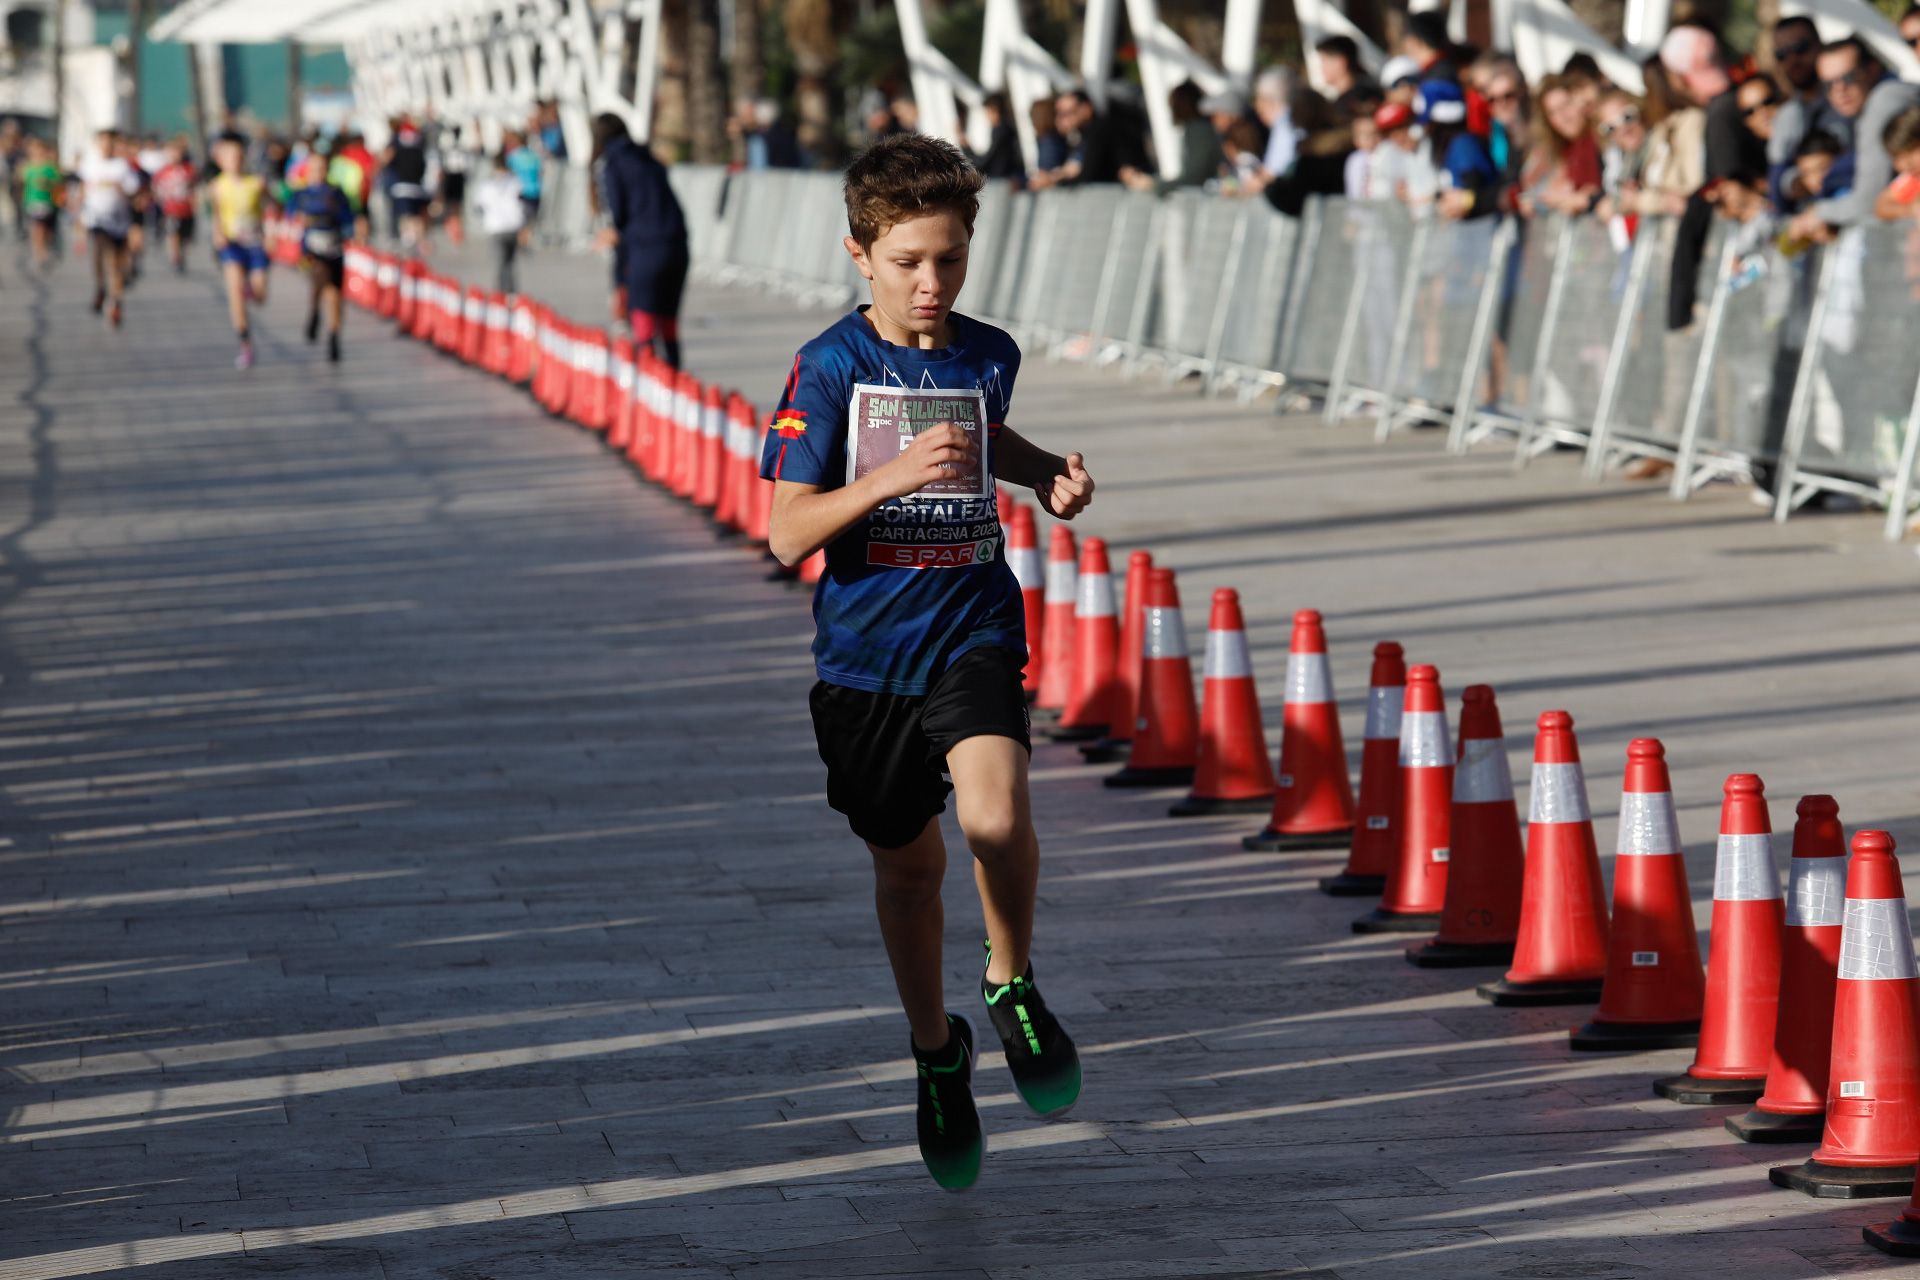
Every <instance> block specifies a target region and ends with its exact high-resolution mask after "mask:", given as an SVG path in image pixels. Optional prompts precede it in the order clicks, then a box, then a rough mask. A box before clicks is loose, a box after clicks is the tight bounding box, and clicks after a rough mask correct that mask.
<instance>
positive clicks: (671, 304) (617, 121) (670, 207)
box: [593, 112, 687, 369]
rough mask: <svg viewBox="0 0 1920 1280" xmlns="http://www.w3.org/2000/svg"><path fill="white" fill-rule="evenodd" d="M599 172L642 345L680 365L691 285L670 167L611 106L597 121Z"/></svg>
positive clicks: (617, 274)
mask: <svg viewBox="0 0 1920 1280" xmlns="http://www.w3.org/2000/svg"><path fill="white" fill-rule="evenodd" d="M593 179H594V191H595V193H596V194H597V195H598V197H599V203H600V210H601V212H603V213H605V214H606V215H607V224H608V225H607V226H606V227H605V228H604V229H603V230H602V231H601V232H600V237H599V243H600V245H601V247H602V248H610V249H612V250H613V261H614V281H615V284H616V287H617V288H618V289H620V290H623V291H624V294H625V299H626V301H625V310H626V313H627V322H628V324H630V325H631V326H632V329H633V342H634V345H635V346H636V347H651V348H653V349H654V350H655V352H656V354H658V355H659V356H660V357H661V358H662V359H664V360H665V361H666V362H667V363H668V364H670V365H672V366H673V367H674V368H676V369H677V368H679V367H680V299H681V296H682V294H683V293H684V292H685V291H686V286H687V220H686V216H685V215H684V214H683V213H682V212H681V211H680V201H679V200H677V199H675V198H674V194H673V187H672V186H671V185H669V184H668V182H667V167H666V166H665V165H663V164H661V163H660V161H659V160H657V159H655V158H654V154H653V152H651V151H649V150H648V149H647V148H646V146H645V145H644V144H642V143H638V142H635V141H634V140H633V138H632V137H631V136H630V135H629V134H628V133H627V125H626V121H624V120H622V119H621V118H620V117H619V116H617V115H614V114H612V113H611V112H609V113H605V114H602V115H599V116H596V117H595V118H594V121H593Z"/></svg>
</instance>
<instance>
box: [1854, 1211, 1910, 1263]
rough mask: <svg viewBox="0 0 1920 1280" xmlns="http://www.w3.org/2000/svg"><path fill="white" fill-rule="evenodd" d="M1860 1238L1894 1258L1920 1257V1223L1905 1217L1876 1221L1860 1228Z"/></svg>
mask: <svg viewBox="0 0 1920 1280" xmlns="http://www.w3.org/2000/svg"><path fill="white" fill-rule="evenodd" d="M1860 1238H1861V1239H1862V1240H1865V1241H1866V1242H1867V1243H1868V1244H1870V1245H1872V1246H1873V1247H1874V1248H1876V1249H1878V1250H1879V1251H1880V1252H1882V1253H1890V1254H1892V1255H1893V1256H1894V1257H1896V1258H1920V1225H1916V1224H1914V1223H1911V1222H1908V1221H1907V1220H1906V1219H1905V1218H1895V1219H1894V1220H1893V1221H1892V1222H1876V1223H1874V1224H1873V1225H1872V1226H1870V1227H1862V1228H1860Z"/></svg>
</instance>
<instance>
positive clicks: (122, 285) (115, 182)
mask: <svg viewBox="0 0 1920 1280" xmlns="http://www.w3.org/2000/svg"><path fill="white" fill-rule="evenodd" d="M79 177H80V222H81V225H82V226H84V227H86V229H87V238H88V240H89V241H90V242H91V246H92V249H93V309H94V311H95V313H96V314H97V313H98V312H99V311H100V310H101V309H102V308H103V307H104V308H105V309H106V313H107V323H108V324H109V325H111V326H113V327H114V328H116V329H118V328H119V327H120V317H121V308H122V303H123V300H124V299H125V297H126V292H127V237H128V236H129V235H130V234H131V233H132V231H133V197H134V196H135V195H137V194H138V193H139V191H140V186H141V182H140V176H139V171H138V170H136V169H135V168H134V167H133V165H132V164H130V163H129V162H128V161H127V160H126V159H125V157H123V156H122V155H121V154H120V135H119V134H117V133H115V132H114V131H113V130H111V129H102V130H101V131H100V132H99V133H98V134H97V135H96V136H95V138H94V149H93V150H92V151H90V152H88V153H87V155H86V158H85V159H83V160H81V161H80V173H79Z"/></svg>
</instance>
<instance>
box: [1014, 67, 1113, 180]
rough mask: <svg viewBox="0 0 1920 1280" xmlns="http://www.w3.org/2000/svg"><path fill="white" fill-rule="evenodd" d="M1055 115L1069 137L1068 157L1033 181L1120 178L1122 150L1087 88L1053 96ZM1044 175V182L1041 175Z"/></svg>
mask: <svg viewBox="0 0 1920 1280" xmlns="http://www.w3.org/2000/svg"><path fill="white" fill-rule="evenodd" d="M1053 111H1054V118H1055V120H1056V121H1057V122H1058V123H1059V127H1060V131H1061V132H1062V133H1063V134H1065V135H1066V139H1067V159H1066V162H1065V163H1064V164H1062V165H1061V166H1060V167H1059V168H1058V169H1056V170H1054V171H1053V172H1052V174H1050V175H1036V176H1035V180H1034V183H1033V185H1035V186H1036V187H1039V186H1053V185H1073V184H1076V183H1082V182H1118V181H1119V180H1120V159H1119V153H1118V152H1117V151H1116V150H1115V149H1114V141H1113V133H1112V131H1111V129H1109V127H1108V125H1107V122H1106V121H1105V120H1104V119H1102V118H1101V116H1100V113H1099V112H1098V111H1096V110H1094V106H1093V99H1092V98H1091V97H1089V96H1087V91H1086V90H1084V89H1069V90H1068V91H1067V92H1065V93H1063V94H1061V95H1060V96H1059V97H1058V98H1055V99H1054V103H1053ZM1042 177H1045V178H1046V180H1045V181H1044V182H1043V181H1041V178H1042Z"/></svg>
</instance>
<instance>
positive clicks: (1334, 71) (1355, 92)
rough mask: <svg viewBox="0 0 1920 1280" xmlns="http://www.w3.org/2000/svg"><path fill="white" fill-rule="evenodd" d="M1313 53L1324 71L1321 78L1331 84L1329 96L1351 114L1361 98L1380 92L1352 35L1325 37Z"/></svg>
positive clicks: (1329, 85)
mask: <svg viewBox="0 0 1920 1280" xmlns="http://www.w3.org/2000/svg"><path fill="white" fill-rule="evenodd" d="M1313 56H1314V59H1315V65H1316V66H1317V67H1318V69H1319V71H1320V80H1321V82H1322V83H1323V84H1325V85H1326V86H1327V96H1328V97H1329V98H1331V99H1333V103H1334V105H1335V106H1337V107H1340V108H1341V109H1342V110H1344V111H1346V112H1347V113H1348V114H1349V115H1352V114H1353V112H1354V107H1355V105H1356V103H1357V102H1358V101H1359V100H1360V99H1362V98H1365V97H1366V96H1368V94H1369V93H1374V92H1378V90H1377V89H1376V88H1375V86H1374V85H1373V83H1372V82H1371V81H1369V80H1368V79H1367V74H1366V71H1365V69H1364V68H1363V67H1362V65H1361V62H1360V46H1359V45H1358V44H1357V43H1355V41H1354V39H1353V37H1352V36H1339V35H1335V36H1326V37H1324V38H1322V39H1321V41H1320V42H1319V43H1318V44H1316V45H1314V46H1313Z"/></svg>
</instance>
